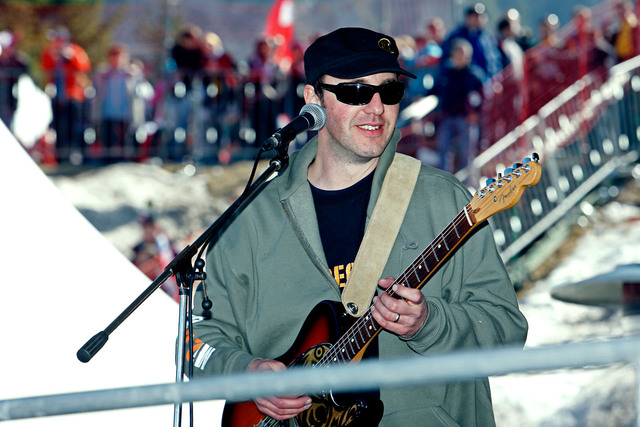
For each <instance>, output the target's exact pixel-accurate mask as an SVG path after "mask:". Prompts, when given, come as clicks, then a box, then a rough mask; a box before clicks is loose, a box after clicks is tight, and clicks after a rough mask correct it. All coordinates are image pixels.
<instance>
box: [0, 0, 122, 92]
mask: <svg viewBox="0 0 640 427" xmlns="http://www.w3.org/2000/svg"><path fill="white" fill-rule="evenodd" d="M103 9H104V7H103V1H102V0H66V1H65V0H29V1H24V0H4V1H2V2H0V30H11V31H12V32H14V33H15V34H16V35H18V37H19V38H20V50H21V51H23V52H24V53H25V54H26V55H27V56H28V57H29V58H30V61H31V62H30V72H31V75H32V77H33V78H34V79H35V80H36V81H38V82H41V78H42V74H41V70H40V65H39V58H40V52H41V51H42V49H43V48H44V47H45V45H46V44H47V33H48V32H49V30H51V29H53V28H56V27H59V26H64V27H66V28H67V29H68V30H69V32H70V33H71V39H72V41H73V42H74V43H76V44H78V45H80V46H81V47H82V48H84V49H85V50H86V51H87V54H88V55H89V58H90V60H91V63H92V64H94V65H95V64H98V63H100V62H102V61H103V60H104V59H105V58H106V54H107V48H108V46H109V44H110V43H111V41H112V29H113V28H114V27H115V26H116V25H117V24H118V23H119V22H120V21H121V20H122V19H123V17H124V14H125V13H126V6H124V4H123V7H122V9H121V10H120V11H119V12H118V13H115V14H110V15H109V16H105V14H104V10H103Z"/></svg>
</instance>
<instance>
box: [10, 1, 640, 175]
mask: <svg viewBox="0 0 640 427" xmlns="http://www.w3.org/2000/svg"><path fill="white" fill-rule="evenodd" d="M613 4H614V8H612V9H611V8H607V10H610V12H607V14H606V16H604V14H600V13H598V14H597V16H594V14H593V13H592V9H588V8H586V7H576V8H575V10H574V17H573V19H572V21H571V24H572V27H571V30H570V31H565V32H562V31H561V27H560V22H559V19H558V17H557V16H556V15H553V14H551V15H548V16H545V17H544V18H543V19H542V20H541V21H540V22H539V25H538V28H537V34H534V33H535V32H534V30H532V29H530V28H525V27H524V26H523V25H522V20H521V16H520V14H519V12H518V11H517V10H515V9H509V10H508V11H506V12H505V13H504V14H503V15H502V16H500V17H499V19H497V20H495V22H493V23H492V24H489V17H488V14H487V11H486V10H485V7H484V5H483V4H482V3H477V4H474V5H472V6H470V7H469V8H467V9H466V11H465V13H464V19H463V21H462V22H459V23H458V24H457V25H455V26H453V27H452V28H446V26H445V22H444V20H443V19H440V18H437V17H434V18H433V19H430V20H429V21H428V23H427V25H426V26H425V28H424V30H423V31H421V32H420V33H419V34H414V35H396V38H397V41H398V45H399V46H400V50H401V52H400V53H401V60H402V62H403V63H404V65H405V66H406V67H407V68H408V69H410V70H411V71H413V72H414V73H415V74H416V75H417V76H418V78H417V79H416V80H415V81H407V82H406V83H407V92H406V95H405V99H404V100H403V103H402V105H401V107H402V108H403V110H406V114H401V116H400V122H399V127H401V128H402V130H403V133H404V134H405V136H407V138H406V140H407V143H406V145H404V146H401V149H403V150H404V151H406V152H408V153H410V154H412V155H415V156H416V157H418V158H420V159H421V160H423V162H425V163H430V164H434V165H436V166H438V167H441V168H443V169H447V170H450V171H456V170H459V169H461V168H464V167H465V166H466V165H467V163H468V161H469V159H470V157H471V156H473V155H474V153H476V152H477V151H479V150H481V149H484V148H486V147H487V146H488V145H490V144H491V143H492V142H495V140H496V139H497V138H498V137H499V136H501V135H503V134H504V133H505V132H507V131H508V130H510V128H513V126H514V125H516V124H517V123H518V122H519V121H521V120H522V119H524V118H526V116H527V115H530V114H532V113H534V112H535V111H537V109H539V108H540V107H541V106H542V105H544V103H546V102H548V101H549V100H550V99H551V98H552V97H553V96H555V95H556V94H557V93H559V91H560V90H562V88H563V87H564V86H563V84H570V83H572V82H575V81H576V80H577V79H578V78H580V77H581V76H582V75H585V74H587V73H591V72H600V71H599V70H605V71H602V72H604V73H606V69H607V68H608V67H610V66H611V65H613V64H615V63H617V62H620V61H624V60H627V59H629V58H631V57H634V56H636V55H637V54H638V40H639V39H638V37H639V33H638V30H639V26H638V19H637V16H636V13H635V10H634V5H633V3H631V2H629V1H625V0H621V1H615V2H614V3H613ZM594 18H597V19H594ZM47 38H48V45H47V47H46V48H45V49H44V50H43V51H42V52H41V56H40V58H25V57H24V54H22V53H21V51H20V34H19V32H18V31H10V30H5V31H2V32H0V49H1V53H0V118H1V119H2V120H3V122H4V123H5V124H7V126H9V127H11V128H12V130H13V131H14V134H16V135H17V136H18V138H19V139H20V140H21V142H23V144H24V145H25V146H26V147H27V149H28V150H29V151H30V153H31V154H32V156H33V157H34V158H36V160H38V161H40V162H43V163H52V164H58V165H60V164H71V165H81V164H90V165H100V164H108V163H112V162H119V161H146V160H148V159H160V160H161V161H164V162H185V161H193V162H198V163H204V164H217V163H222V164H226V163H229V162H232V161H234V160H239V159H249V158H253V156H254V155H255V152H256V147H259V146H260V144H261V142H262V141H264V140H266V139H267V138H268V137H269V136H270V135H271V134H272V133H273V132H275V131H276V130H277V129H278V128H279V127H281V126H283V125H284V124H286V123H287V122H288V121H289V120H291V119H292V118H293V117H295V116H296V115H297V114H298V113H299V111H300V108H301V107H302V105H303V104H304V100H303V98H302V89H303V87H304V70H303V66H302V56H303V52H304V49H305V47H306V45H307V44H308V43H310V42H311V41H312V38H313V37H310V39H309V40H304V41H301V40H293V41H291V42H290V43H289V44H288V45H286V46H283V45H282V44H279V43H278V41H277V40H272V39H259V40H256V41H255V45H254V48H253V53H252V54H251V55H250V57H248V58H236V57H234V56H233V54H232V53H231V52H228V51H227V50H226V49H225V46H224V44H223V41H222V40H221V38H220V37H219V36H218V35H217V34H216V33H214V32H211V31H204V30H203V29H202V28H200V27H198V26H196V25H191V24H189V25H185V26H184V27H183V28H181V29H180V31H179V32H178V34H177V35H176V36H175V40H174V43H173V45H172V46H171V47H170V48H168V49H167V52H166V61H164V63H165V66H164V69H163V70H153V69H150V67H149V66H148V65H147V64H144V63H143V62H141V61H140V60H137V59H136V58H132V57H131V54H130V51H129V47H128V46H127V45H125V44H113V45H111V46H110V47H109V49H108V52H106V53H107V55H106V57H107V60H106V61H105V62H104V63H100V64H92V63H91V61H90V59H89V57H88V55H87V53H86V51H85V50H84V49H83V47H82V46H79V45H77V44H76V43H74V41H73V35H72V34H70V32H69V31H68V30H67V29H66V28H64V27H58V28H54V29H52V30H50V31H49V33H48V34H47ZM285 48H286V49H287V51H288V54H287V55H282V49H285ZM36 64H37V65H38V66H39V68H40V69H41V70H42V72H43V75H44V80H43V81H42V84H41V85H38V87H30V86H28V85H21V84H20V81H21V79H24V78H25V77H27V78H28V76H29V74H30V67H32V66H33V65H36ZM159 71H160V72H159ZM31 86H33V85H31ZM25 88H26V89H25ZM38 92H42V93H41V94H46V98H44V97H42V96H40V97H36V96H31V97H30V94H31V95H34V94H37V93H38ZM30 99H33V100H34V101H33V102H36V101H35V100H40V102H41V101H42V99H46V100H47V101H48V103H47V105H46V106H44V107H43V110H46V109H47V108H49V109H50V111H51V120H50V121H49V122H47V123H46V124H45V126H44V128H43V129H42V132H41V135H35V137H33V138H28V137H21V135H23V134H22V133H20V129H18V126H17V124H18V123H20V122H19V121H18V120H17V119H18V117H16V116H17V115H18V114H20V111H21V109H20V105H19V104H20V103H22V104H23V105H30V104H29V103H28V102H29V100H30ZM29 110H30V111H31V112H32V113H31V116H32V117H33V111H39V110H37V109H35V108H34V107H30V108H29ZM23 114H24V113H23ZM507 116H508V117H507ZM27 123H29V121H27ZM30 126H31V128H33V126H34V124H33V123H30ZM498 129H500V130H498ZM307 137H308V136H307V135H300V137H299V139H298V140H296V141H295V143H293V144H292V145H291V146H292V148H296V147H297V146H300V145H302V144H304V143H305V142H306V138H307ZM403 147H404V148H403Z"/></svg>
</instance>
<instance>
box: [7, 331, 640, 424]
mask: <svg viewBox="0 0 640 427" xmlns="http://www.w3.org/2000/svg"><path fill="white" fill-rule="evenodd" d="M612 363H628V364H632V365H633V366H634V368H635V372H636V378H640V338H639V337H634V338H616V339H611V340H608V341H602V342H585V343H574V344H564V345H554V346H548V347H539V348H532V349H526V350H522V349H518V348H500V349H484V350H472V351H457V352H452V353H448V354H444V353H443V354H438V355H433V356H429V357H421V358H409V359H405V358H402V359H394V360H386V361H379V360H375V361H368V360H367V361H363V362H361V363H359V364H352V365H343V366H337V367H331V368H324V369H308V368H307V369H305V368H294V369H289V370H287V371H283V372H266V373H247V374H233V375H225V376H215V377H210V378H202V379H194V380H191V381H189V382H185V383H171V384H157V385H149V386H142V387H127V388H118V389H107V390H97V391H89V392H79V393H66V394H59V395H50V396H37V397H28V398H21V399H11V400H2V401H0V421H6V420H18V419H26V418H36V417H48V416H55V415H64V414H75V413H84V412H96V411H105V410H115V409H125V408H136V407H147V406H157V405H169V404H180V403H184V402H199V401H206V400H217V399H224V400H231V401H246V400H251V399H253V398H256V397H261V396H268V395H273V394H274V393H277V394H285V395H290V394H291V395H296V394H303V393H311V394H317V393H320V392H322V391H325V390H332V391H335V392H346V391H356V392H357V391H365V390H372V389H376V388H378V387H389V388H403V387H410V386H414V385H418V384H438V383H443V382H449V381H465V380H473V379H477V378H483V377H487V376H499V375H506V374H510V373H536V372H538V373H539V372H543V371H551V370H557V369H563V368H580V367H584V366H598V365H608V364H612ZM636 383H638V381H636ZM638 396H640V388H638V386H636V409H637V408H640V402H638V399H637V397H638ZM636 412H639V411H638V410H636ZM637 425H638V426H640V420H638V422H637Z"/></svg>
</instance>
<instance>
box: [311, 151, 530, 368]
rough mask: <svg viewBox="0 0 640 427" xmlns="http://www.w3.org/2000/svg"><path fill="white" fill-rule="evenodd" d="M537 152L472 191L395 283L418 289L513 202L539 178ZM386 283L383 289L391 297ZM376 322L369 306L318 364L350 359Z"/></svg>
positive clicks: (376, 328) (364, 344)
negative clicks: (469, 237) (476, 230)
mask: <svg viewBox="0 0 640 427" xmlns="http://www.w3.org/2000/svg"><path fill="white" fill-rule="evenodd" d="M538 159H539V157H538V155H537V154H535V153H534V154H533V159H530V158H526V159H524V160H523V163H516V164H514V165H513V168H508V169H505V171H504V175H499V177H498V179H497V180H495V179H490V180H488V181H487V186H486V187H484V188H483V189H481V190H479V191H477V192H476V194H475V195H474V196H473V197H472V199H471V201H470V202H469V203H468V204H467V205H466V206H465V207H464V208H463V209H462V210H461V211H460V213H458V215H457V216H456V217H455V218H454V219H453V220H452V221H451V222H450V223H449V225H447V226H446V227H445V228H444V230H443V231H442V233H440V234H439V235H438V236H437V237H436V238H435V239H434V240H433V242H431V244H430V245H429V246H428V247H427V248H426V249H425V250H424V252H422V253H421V254H420V255H419V256H418V257H417V258H416V259H415V261H413V263H412V264H411V265H410V266H409V268H407V269H406V270H405V271H404V272H403V273H402V274H401V275H400V276H399V277H398V278H397V279H396V280H395V282H394V284H397V285H398V286H409V287H411V288H416V289H420V288H421V287H422V286H423V285H424V284H425V283H426V282H427V280H429V279H430V278H431V276H432V275H433V274H434V273H435V272H436V271H437V270H438V268H439V267H440V266H441V265H442V264H444V263H445V262H446V261H447V260H448V259H449V258H450V257H451V255H452V254H453V252H454V251H455V249H456V248H457V247H458V246H459V245H460V244H461V243H462V242H463V241H464V239H465V237H466V236H467V235H468V234H469V233H470V232H471V230H473V229H474V228H475V227H476V226H478V225H479V224H481V223H482V222H484V221H485V220H487V219H488V218H489V217H490V216H492V215H494V214H496V213H498V212H502V211H504V210H506V209H509V208H511V207H512V206H514V205H515V204H516V203H517V202H518V200H520V197H521V196H522V192H523V191H524V189H525V188H526V187H528V186H531V185H535V184H537V183H538V181H539V180H540V176H541V166H540V164H539V163H538ZM392 288H393V286H390V287H389V288H388V289H387V290H386V291H385V292H386V293H387V294H389V295H390V296H392V297H394V298H399V297H398V296H396V294H395V292H394V291H393V290H392ZM380 329H381V328H380V325H379V324H378V323H377V322H376V321H375V320H374V319H373V316H372V315H371V308H369V310H367V311H366V312H365V313H364V314H363V315H362V316H361V317H359V318H358V319H357V320H356V321H355V322H354V324H353V325H352V326H351V327H350V328H349V329H348V330H347V332H346V333H345V334H344V335H342V336H341V337H340V339H339V340H338V341H337V342H336V343H335V344H334V345H333V346H332V347H331V349H330V350H329V351H327V353H326V354H325V356H324V357H323V358H322V359H321V360H320V361H319V362H318V365H328V364H333V363H343V362H350V361H352V360H354V359H355V358H356V357H358V356H362V354H361V352H362V350H364V349H365V348H366V347H367V345H369V343H370V342H371V340H373V338H374V337H375V336H376V335H377V334H378V333H379V332H380Z"/></svg>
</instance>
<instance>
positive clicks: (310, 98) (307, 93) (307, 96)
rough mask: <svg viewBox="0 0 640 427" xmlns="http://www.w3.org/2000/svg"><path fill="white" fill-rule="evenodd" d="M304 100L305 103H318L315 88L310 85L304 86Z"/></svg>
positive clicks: (318, 99)
mask: <svg viewBox="0 0 640 427" xmlns="http://www.w3.org/2000/svg"><path fill="white" fill-rule="evenodd" d="M304 102H305V104H318V105H320V98H319V97H318V94H316V89H315V88H314V87H313V86H312V85H305V86H304Z"/></svg>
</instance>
